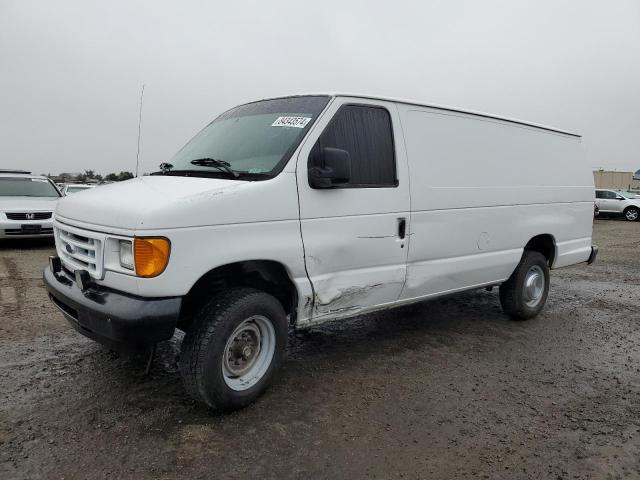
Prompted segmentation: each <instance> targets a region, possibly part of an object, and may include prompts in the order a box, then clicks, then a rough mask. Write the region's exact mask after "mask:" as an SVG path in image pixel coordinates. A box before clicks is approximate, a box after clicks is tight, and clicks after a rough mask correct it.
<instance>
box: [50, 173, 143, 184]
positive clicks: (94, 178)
mask: <svg viewBox="0 0 640 480" xmlns="http://www.w3.org/2000/svg"><path fill="white" fill-rule="evenodd" d="M47 176H48V177H49V178H51V179H53V180H54V181H56V182H58V183H101V182H121V181H122V180H129V179H130V178H133V173H131V172H120V173H108V174H107V175H104V176H102V175H100V174H99V173H96V171H95V170H85V171H84V172H82V173H66V172H64V173H61V174H59V175H51V174H48V175H47Z"/></svg>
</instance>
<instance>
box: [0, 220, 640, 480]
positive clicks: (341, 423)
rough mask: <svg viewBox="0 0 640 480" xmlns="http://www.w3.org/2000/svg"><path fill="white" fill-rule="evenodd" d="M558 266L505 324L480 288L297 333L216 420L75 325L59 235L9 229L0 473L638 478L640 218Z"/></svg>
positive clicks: (174, 381) (603, 233)
mask: <svg viewBox="0 0 640 480" xmlns="http://www.w3.org/2000/svg"><path fill="white" fill-rule="evenodd" d="M594 237H595V242H596V243H597V244H598V245H599V246H600V255H599V258H598V262H597V263H596V264H594V265H592V266H586V265H580V266H575V267H571V268H567V269H563V270H558V271H554V272H553V274H552V285H551V291H550V294H549V300H548V302H547V306H546V308H545V310H544V311H543V313H542V314H541V315H540V316H539V317H538V318H536V319H533V320H531V321H528V322H512V321H509V320H508V319H506V318H505V317H504V315H502V313H501V311H500V306H499V301H498V295H497V292H496V291H495V290H494V291H493V292H487V291H484V290H482V291H476V292H470V293H466V294H461V295H458V296H455V297H450V298H446V299H441V300H436V301H433V302H427V303H422V304H418V305H414V306H410V307H405V308H401V309H397V310H394V311H388V312H385V313H381V314H372V315H367V316H362V317H358V318H355V319H352V320H349V321H344V322H340V323H334V324H331V325H325V326H323V327H318V328H314V329H312V330H310V331H307V332H303V333H294V334H292V335H291V338H290V345H289V356H288V360H287V362H286V363H285V366H284V369H283V372H282V375H281V377H280V378H279V380H278V381H277V382H276V384H275V385H274V386H273V387H272V388H271V389H270V390H269V391H268V392H267V394H266V395H265V396H264V397H263V398H262V399H261V400H260V401H258V402H257V403H256V404H255V405H253V406H251V407H249V408H248V409H246V410H243V411H240V412H236V413H233V414H227V415H219V414H215V413H211V412H209V411H207V410H204V409H203V408H201V407H199V406H198V405H196V404H195V403H194V402H192V401H191V400H190V399H189V397H187V396H186V394H185V393H184V392H183V389H182V386H181V383H180V378H179V375H178V372H177V363H176V362H177V355H178V351H179V345H180V338H179V337H178V336H176V337H174V338H173V339H172V340H171V341H170V342H166V343H164V344H161V345H160V346H159V348H158V357H157V358H156V360H155V362H154V365H153V369H152V372H151V374H150V375H149V376H144V375H143V371H144V361H143V360H142V359H127V358H121V357H119V356H117V355H116V354H114V353H112V352H109V351H108V350H106V349H104V348H103V347H101V346H99V345H97V344H95V343H93V342H91V341H89V340H88V339H85V338H84V337H82V336H80V335H79V334H77V333H76V332H75V331H74V330H72V329H71V327H69V326H67V324H66V323H65V321H64V320H63V318H62V317H61V315H60V314H59V313H58V312H57V311H56V310H55V309H54V307H53V306H52V305H51V304H50V303H49V302H48V300H47V298H46V295H45V291H44V288H43V285H42V281H41V270H42V268H43V266H44V265H45V264H46V259H47V256H48V255H50V254H51V252H52V251H53V248H52V245H51V243H49V242H44V243H43V242H39V243H35V242H30V243H28V244H25V243H24V242H23V243H9V244H7V243H4V244H0V314H1V320H0V478H2V479H23V478H25V479H26V478H29V479H40V478H41V479H52V478H56V479H58V478H60V479H61V478H65V479H76V478H77V479H94V478H131V479H147V478H149V479H151V478H153V479H156V478H168V479H173V478H193V479H200V478H202V479H205V478H206V479H212V478H213V479H216V478H258V477H260V478H263V479H264V478H309V479H312V478H383V479H387V478H431V479H435V478H442V479H453V478H491V479H502V478H504V479H520V478H531V479H539V478H551V479H574V478H594V479H608V478H612V479H613V478H640V347H639V345H640V313H639V306H640V223H629V222H624V221H616V220H597V221H596V222H595V226H594Z"/></svg>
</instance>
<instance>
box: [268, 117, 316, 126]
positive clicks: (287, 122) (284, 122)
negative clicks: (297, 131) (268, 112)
mask: <svg viewBox="0 0 640 480" xmlns="http://www.w3.org/2000/svg"><path fill="white" fill-rule="evenodd" d="M310 121H311V118H309V117H278V118H276V121H275V122H273V123H272V124H271V126H272V127H294V128H304V127H306V126H307V123H309V122H310Z"/></svg>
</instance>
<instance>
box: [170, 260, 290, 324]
mask: <svg viewBox="0 0 640 480" xmlns="http://www.w3.org/2000/svg"><path fill="white" fill-rule="evenodd" d="M233 287H253V288H256V289H258V290H261V291H264V292H266V293H268V294H270V295H273V296H274V297H275V298H276V299H277V300H278V301H279V302H280V303H281V304H282V307H283V308H284V311H285V313H286V314H287V315H288V316H289V319H290V322H291V323H292V324H293V323H295V320H296V314H297V309H296V307H297V304H298V291H297V289H296V286H295V284H294V282H293V280H292V279H291V275H290V273H289V271H288V269H287V267H286V266H285V265H284V264H282V263H280V262H277V261H275V260H244V261H239V262H233V263H229V264H226V265H221V266H218V267H216V268H213V269H212V270H209V271H208V272H207V273H205V274H204V275H202V276H201V277H200V278H199V279H198V280H197V281H196V282H195V283H194V284H193V286H192V287H191V289H190V290H189V292H188V293H187V294H186V295H185V297H184V300H183V304H182V308H181V311H180V318H179V320H178V328H181V329H184V328H187V327H188V326H189V325H190V324H191V322H192V319H193V314H194V313H195V312H196V310H197V309H198V307H200V305H202V303H203V302H205V301H206V300H208V299H210V298H212V297H213V296H214V295H216V294H217V293H219V292H221V291H224V290H226V289H229V288H233Z"/></svg>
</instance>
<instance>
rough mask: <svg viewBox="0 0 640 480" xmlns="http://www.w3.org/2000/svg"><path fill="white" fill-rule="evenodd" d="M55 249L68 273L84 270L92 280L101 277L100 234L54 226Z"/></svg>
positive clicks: (58, 225)
mask: <svg viewBox="0 0 640 480" xmlns="http://www.w3.org/2000/svg"><path fill="white" fill-rule="evenodd" d="M55 233H56V247H57V250H58V256H59V257H60V260H61V261H62V263H63V265H64V266H65V267H67V268H68V269H69V270H70V271H72V272H73V271H75V270H86V271H87V272H89V274H90V275H91V276H92V277H94V278H100V277H101V275H102V240H101V238H100V234H97V233H95V232H88V231H85V230H81V229H78V228H75V227H74V228H70V227H67V226H66V225H65V226H60V224H56V228H55Z"/></svg>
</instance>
